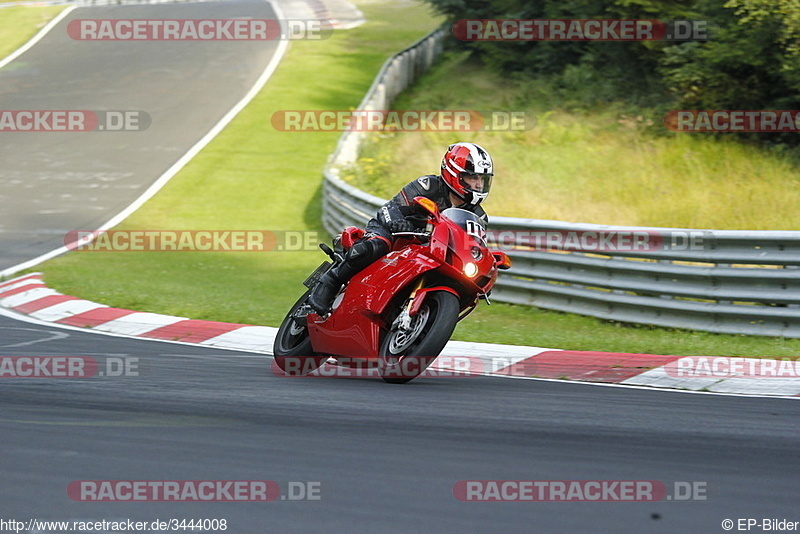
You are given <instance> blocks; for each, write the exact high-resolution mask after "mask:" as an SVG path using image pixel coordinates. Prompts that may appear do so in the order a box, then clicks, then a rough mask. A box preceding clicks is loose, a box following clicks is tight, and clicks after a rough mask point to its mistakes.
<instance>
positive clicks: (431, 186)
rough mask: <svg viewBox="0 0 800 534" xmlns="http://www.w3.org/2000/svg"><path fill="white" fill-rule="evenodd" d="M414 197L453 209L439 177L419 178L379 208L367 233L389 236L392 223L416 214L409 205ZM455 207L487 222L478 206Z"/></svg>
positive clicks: (447, 190) (443, 207) (420, 221)
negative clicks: (426, 199) (427, 199)
mask: <svg viewBox="0 0 800 534" xmlns="http://www.w3.org/2000/svg"><path fill="white" fill-rule="evenodd" d="M414 197H427V198H429V199H431V200H433V201H434V202H436V205H437V206H438V207H439V209H440V210H444V209H447V208H452V207H454V206H453V204H451V202H450V188H449V187H447V184H445V183H444V180H442V177H441V176H437V175H435V174H428V175H426V176H420V177H419V178H417V179H416V180H414V181H413V182H409V183H408V184H407V185H406V186H405V187H403V189H401V190H400V192H399V193H397V194H396V195H395V196H394V197H393V198H392V199H391V200H389V201H388V202H387V203H386V204H384V205H383V206H381V208H380V209H379V210H378V213H376V214H375V217H374V218H373V219H371V220H370V221H369V223H368V224H367V232H372V233H375V234H379V235H383V236H385V237H388V236H390V235H391V232H390V231H389V228H390V226H391V224H392V222H393V221H396V220H399V219H405V218H409V217H411V216H413V215H414V214H415V213H416V209H415V208H414V207H413V206H412V205H411V204H412V202H413V200H414ZM455 207H457V208H461V209H465V210H468V211H471V212H473V213H474V214H475V215H477V216H478V217H480V218H481V219H483V221H484V222H485V223H488V222H489V218H488V217H487V216H486V212H485V211H483V208H482V207H481V206H480V205H478V206H473V205H471V204H462V205H456V206H455ZM410 220H411V221H412V222H414V223H415V225H416V226H418V227H420V226H422V225H424V222H423V221H422V220H421V219H415V218H410Z"/></svg>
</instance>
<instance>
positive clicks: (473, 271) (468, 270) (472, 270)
mask: <svg viewBox="0 0 800 534" xmlns="http://www.w3.org/2000/svg"><path fill="white" fill-rule="evenodd" d="M464 274H466V275H467V276H468V277H470V278H474V277H475V276H477V274H478V266H477V265H475V264H474V263H471V262H470V263H467V264H466V265H464Z"/></svg>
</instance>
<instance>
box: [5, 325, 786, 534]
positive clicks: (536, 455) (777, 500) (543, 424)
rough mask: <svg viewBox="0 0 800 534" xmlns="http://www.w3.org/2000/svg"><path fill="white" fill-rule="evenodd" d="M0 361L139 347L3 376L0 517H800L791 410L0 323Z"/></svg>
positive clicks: (401, 524)
mask: <svg viewBox="0 0 800 534" xmlns="http://www.w3.org/2000/svg"><path fill="white" fill-rule="evenodd" d="M0 331H1V332H2V340H3V341H2V346H0V356H26V355H28V356H31V355H37V356H51V355H82V356H90V357H93V358H96V359H97V360H98V361H100V362H103V361H104V359H105V358H106V357H108V356H112V357H116V358H137V359H138V360H137V365H138V376H125V377H108V376H106V377H94V378H81V379H54V378H49V379H30V378H7V379H4V380H3V384H2V389H0V405H2V415H0V428H1V429H2V431H1V433H0V435H2V443H3V445H2V451H1V452H0V472H2V473H3V482H2V487H1V488H0V491H2V514H0V515H3V516H5V517H8V518H19V519H22V518H39V519H48V518H49V519H60V520H67V519H69V520H101V519H107V520H120V519H128V518H130V519H134V520H142V521H152V520H154V519H156V518H160V519H165V518H168V517H177V518H193V517H194V518H197V517H202V518H226V519H227V520H228V524H229V526H230V528H229V530H228V532H235V533H259V532H337V533H338V532H554V533H555V532H670V533H678V532H681V533H692V532H698V533H706V532H721V531H722V529H721V527H720V523H721V521H722V520H723V519H726V518H731V519H733V520H736V519H739V518H782V519H783V518H785V519H792V520H800V517H797V513H798V512H797V496H798V491H797V473H798V472H800V455H798V453H797V445H798V442H797V436H798V433H799V431H800V423H798V421H800V418H798V415H799V414H798V403H796V402H794V401H790V400H785V399H754V398H744V397H730V396H718V395H699V394H686V393H675V392H663V391H647V390H641V389H627V388H618V387H602V386H587V385H581V384H569V383H561V382H545V381H529V380H514V379H500V378H484V377H474V378H464V377H461V378H456V377H452V378H433V377H431V378H425V379H420V380H418V381H415V382H412V383H411V384H408V385H406V386H391V385H388V384H384V383H383V382H382V381H380V380H376V379H362V378H282V377H278V376H275V375H274V374H273V373H272V372H271V371H270V366H269V359H268V358H267V357H265V356H263V355H257V354H248V353H237V352H231V351H222V350H209V349H204V348H197V347H190V346H186V345H179V344H172V343H160V342H155V341H153V342H147V341H142V340H132V339H126V338H118V337H111V336H102V335H96V334H89V333H84V332H79V331H71V330H62V329H54V328H51V327H48V326H40V325H37V324H30V323H22V322H17V321H12V320H9V319H7V318H2V317H0ZM506 479H508V480H659V481H662V482H666V483H668V484H671V483H672V482H673V481H690V482H704V483H706V484H707V488H708V491H707V500H704V501H692V502H675V501H661V502H650V503H647V502H625V503H619V502H616V503H602V502H601V503H566V502H556V503H539V502H519V503H492V502H461V501H458V500H456V498H454V496H453V487H454V485H455V484H456V483H457V482H458V481H460V480H506ZM74 480H274V481H278V482H285V481H304V482H320V483H321V490H322V491H321V497H322V498H321V500H319V501H298V502H289V501H281V500H277V501H273V502H268V503H130V502H128V503H84V502H74V501H72V500H70V499H69V498H68V497H67V495H66V488H67V485H68V484H69V483H70V482H71V481H74Z"/></svg>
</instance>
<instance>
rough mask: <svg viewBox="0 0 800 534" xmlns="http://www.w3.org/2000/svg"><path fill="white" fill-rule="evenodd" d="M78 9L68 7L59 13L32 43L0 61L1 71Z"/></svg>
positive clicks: (35, 36) (26, 44)
mask: <svg viewBox="0 0 800 534" xmlns="http://www.w3.org/2000/svg"><path fill="white" fill-rule="evenodd" d="M77 7H78V6H70V7H68V8H67V9H65V10H64V11H62V12H61V13H59V14H58V15H57V16H56V18H54V19H53V20H51V21H50V22H48V23H47V25H46V26H45V27H44V28H42V29H41V30H39V33H37V34H36V35H34V36H33V37H32V38H31V40H30V41H28V42H27V43H25V44H24V45H22V46H21V47H19V48H18V49H17V50H16V51H14V52H12V53H11V55H10V56H8V57H6V58H5V59H3V60H2V61H0V69H2V68H3V67H5V66H6V65H8V64H9V63H11V62H12V61H14V60H15V59H17V58H18V57H19V56H21V55H22V54H24V53H25V52H27V51H28V50H30V49H31V48H32V47H33V45H35V44H36V43H38V42H39V41H40V40H41V39H42V37H44V36H45V35H47V33H48V32H49V31H50V30H52V29H53V27H55V25H56V24H58V23H59V22H61V21H62V20H63V19H64V17H66V16H67V15H69V14H70V13H71V12H72V11H73V10H74V9H77Z"/></svg>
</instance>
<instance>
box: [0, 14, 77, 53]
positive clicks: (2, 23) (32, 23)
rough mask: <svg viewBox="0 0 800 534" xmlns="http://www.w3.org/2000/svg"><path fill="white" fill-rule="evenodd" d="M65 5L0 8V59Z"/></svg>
mask: <svg viewBox="0 0 800 534" xmlns="http://www.w3.org/2000/svg"><path fill="white" fill-rule="evenodd" d="M65 8H66V6H36V7H34V6H18V7H4V8H2V9H0V59H3V58H5V57H6V56H8V55H9V54H10V53H12V52H14V51H15V50H16V49H17V48H19V47H20V46H22V45H24V44H25V43H26V42H27V41H28V40H30V38H31V37H33V36H34V35H35V34H36V32H38V31H39V30H40V29H42V28H43V27H44V26H45V24H47V23H48V22H50V20H51V19H52V18H53V17H55V16H56V15H58V14H59V13H60V12H61V11H63V10H64V9H65Z"/></svg>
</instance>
